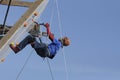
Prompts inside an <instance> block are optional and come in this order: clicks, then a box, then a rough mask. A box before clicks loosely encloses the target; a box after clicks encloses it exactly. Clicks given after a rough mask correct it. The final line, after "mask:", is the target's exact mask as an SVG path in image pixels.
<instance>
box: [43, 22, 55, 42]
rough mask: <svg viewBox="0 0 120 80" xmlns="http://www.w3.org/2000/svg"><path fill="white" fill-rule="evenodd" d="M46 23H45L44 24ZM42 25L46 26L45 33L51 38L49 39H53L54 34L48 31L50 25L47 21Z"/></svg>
mask: <svg viewBox="0 0 120 80" xmlns="http://www.w3.org/2000/svg"><path fill="white" fill-rule="evenodd" d="M46 24H47V25H46ZM46 24H45V25H44V26H45V27H46V29H47V34H48V36H49V39H50V40H51V41H53V40H54V35H53V34H52V33H51V31H50V26H49V25H48V23H46Z"/></svg>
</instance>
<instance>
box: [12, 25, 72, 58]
mask: <svg viewBox="0 0 120 80" xmlns="http://www.w3.org/2000/svg"><path fill="white" fill-rule="evenodd" d="M43 25H44V26H45V27H46V29H47V34H48V37H49V39H50V40H51V43H50V44H48V45H46V44H45V43H39V42H37V41H36V38H35V37H34V36H33V35H28V36H27V37H26V38H24V39H23V40H22V41H21V42H20V44H19V45H17V46H14V45H13V44H10V48H11V49H12V50H13V51H14V52H15V53H18V52H19V51H21V50H22V49H23V48H24V47H25V46H26V45H28V44H31V46H32V47H33V48H34V49H35V51H36V53H37V54H38V55H39V56H41V57H44V58H45V57H48V58H50V59H53V58H54V57H55V55H56V54H57V51H58V50H59V49H60V48H62V47H63V46H68V45H70V40H69V39H68V38H67V37H63V38H60V39H58V40H57V39H56V38H55V37H54V35H53V34H52V33H51V32H50V26H49V24H48V23H46V24H43Z"/></svg>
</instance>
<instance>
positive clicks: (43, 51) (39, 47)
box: [18, 35, 50, 57]
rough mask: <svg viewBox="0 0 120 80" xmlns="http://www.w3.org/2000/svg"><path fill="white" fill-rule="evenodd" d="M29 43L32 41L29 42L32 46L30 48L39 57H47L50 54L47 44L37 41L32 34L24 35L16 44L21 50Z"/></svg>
mask: <svg viewBox="0 0 120 80" xmlns="http://www.w3.org/2000/svg"><path fill="white" fill-rule="evenodd" d="M30 43H33V44H31V46H32V48H34V49H35V51H36V53H37V54H38V55H39V56H41V57H49V56H50V53H49V49H48V47H47V45H46V44H45V43H39V42H38V41H36V38H35V37H33V36H32V35H28V36H27V37H25V38H24V39H23V40H22V41H21V42H20V44H19V45H18V48H19V49H20V50H22V49H23V48H25V47H26V46H27V45H28V44H30Z"/></svg>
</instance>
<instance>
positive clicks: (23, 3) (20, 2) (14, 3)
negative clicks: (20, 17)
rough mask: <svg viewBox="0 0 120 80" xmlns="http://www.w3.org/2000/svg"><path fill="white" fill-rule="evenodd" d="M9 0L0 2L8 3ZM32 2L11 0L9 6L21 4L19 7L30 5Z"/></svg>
mask: <svg viewBox="0 0 120 80" xmlns="http://www.w3.org/2000/svg"><path fill="white" fill-rule="evenodd" d="M8 3H9V0H2V1H1V2H0V4H2V5H8ZM33 3H34V2H25V1H15V0H12V3H11V6H21V7H30V6H31V5H32V4H33Z"/></svg>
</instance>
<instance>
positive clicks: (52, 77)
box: [46, 58, 55, 80]
mask: <svg viewBox="0 0 120 80" xmlns="http://www.w3.org/2000/svg"><path fill="white" fill-rule="evenodd" d="M46 60H47V64H48V67H49V70H50V74H51V79H52V80H55V79H54V76H53V73H52V69H51V66H50V62H49V60H48V58H46Z"/></svg>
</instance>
